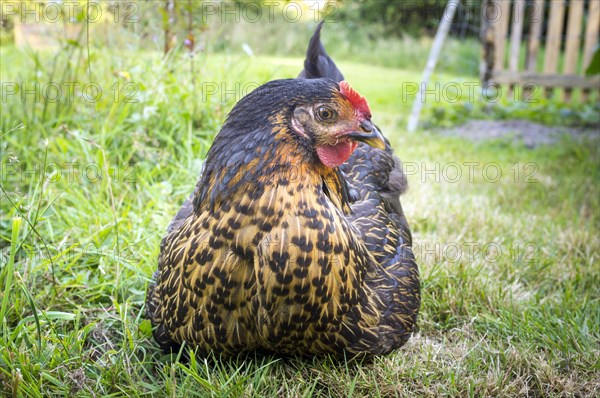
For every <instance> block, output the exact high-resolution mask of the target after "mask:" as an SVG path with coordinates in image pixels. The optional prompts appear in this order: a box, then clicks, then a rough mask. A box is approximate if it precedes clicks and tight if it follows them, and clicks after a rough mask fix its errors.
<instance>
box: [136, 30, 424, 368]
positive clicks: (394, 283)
mask: <svg viewBox="0 0 600 398" xmlns="http://www.w3.org/2000/svg"><path fill="white" fill-rule="evenodd" d="M319 29H320V27H319ZM318 33H319V31H317V33H316V35H317V36H316V40H315V39H314V37H313V40H312V41H311V46H310V47H309V50H308V52H307V62H308V63H309V64H310V63H311V62H312V61H310V60H311V59H313V60H315V61H314V62H316V63H318V62H322V60H326V61H327V65H326V67H323V68H319V65H312V66H313V67H312V69H311V70H312V71H313V73H312V74H309V75H307V76H305V77H310V79H304V78H299V79H287V80H276V81H273V82H270V83H267V84H265V85H263V86H261V87H259V88H258V89H256V90H254V91H253V92H252V93H250V94H248V95H247V96H246V97H244V98H243V99H242V100H240V102H238V104H236V106H235V107H234V108H233V109H232V111H231V113H230V115H229V116H228V119H227V121H226V122H225V124H224V125H223V128H222V129H221V131H220V132H219V134H218V135H217V137H216V138H215V141H214V143H213V145H212V147H211V149H210V150H209V153H208V156H207V159H206V162H205V165H204V167H203V172H202V175H201V177H200V180H199V181H198V184H197V187H196V190H195V192H194V194H193V195H192V196H191V197H190V199H188V201H186V203H185V204H184V205H183V207H182V209H181V210H180V212H179V213H178V214H177V215H176V217H175V218H174V220H173V222H172V223H171V225H170V226H169V228H168V232H167V235H166V236H165V238H164V239H163V241H162V244H161V248H160V256H159V266H158V271H157V272H156V274H155V276H154V278H155V282H154V283H153V284H152V285H151V286H150V287H149V289H148V297H147V315H148V317H149V318H150V320H151V321H152V324H153V327H154V336H155V338H156V340H157V341H158V343H159V344H160V345H161V346H162V347H163V348H165V349H168V348H169V347H173V346H177V345H179V344H181V343H183V342H185V343H186V344H187V345H189V346H192V347H196V348H197V349H198V350H199V352H201V353H208V352H216V353H221V354H225V355H231V354H236V353H239V352H242V351H248V350H255V349H265V350H270V351H274V352H280V353H286V354H323V353H334V354H344V353H346V354H349V355H351V356H352V355H360V354H364V355H373V354H385V353H388V352H390V351H392V350H393V349H395V348H398V347H400V346H401V345H402V344H404V343H405V342H406V341H407V339H408V338H409V336H410V334H411V332H412V330H413V329H414V326H415V324H416V316H417V312H418V308H419V304H420V293H419V276H418V269H417V265H416V264H415V261H414V257H413V254H412V249H411V245H412V242H411V235H410V230H409V228H408V224H407V222H406V219H405V217H404V214H403V212H402V207H401V204H400V201H399V196H400V194H401V193H402V192H403V191H404V190H405V187H406V181H405V178H404V175H403V174H402V172H401V169H400V163H399V161H398V160H397V159H396V158H395V157H394V156H393V154H392V150H391V148H390V145H389V143H388V142H387V141H385V145H383V144H382V147H384V149H376V148H373V147H370V146H368V145H366V144H364V143H357V144H352V145H353V146H352V147H351V148H352V149H353V152H352V154H351V156H350V158H349V159H347V161H345V163H343V164H341V165H340V166H339V167H329V166H326V165H325V163H329V160H331V159H334V160H335V159H336V157H335V156H333V158H330V157H326V155H322V153H317V151H316V150H315V148H322V147H323V146H327V145H329V147H328V148H329V149H328V150H329V151H330V152H328V153H333V154H334V155H336V154H337V153H338V152H340V151H341V152H340V153H342V152H343V151H342V150H341V149H340V150H339V151H337V149H335V148H338V147H336V145H338V140H341V141H344V140H346V137H357V138H356V139H357V140H358V141H360V140H362V137H361V136H360V134H365V135H368V134H370V136H375V135H378V134H379V133H378V131H377V130H376V128H375V127H374V125H372V124H371V123H370V114H368V115H366V114H365V112H363V111H362V110H361V111H360V112H359V111H357V110H356V108H355V107H353V103H352V101H351V100H350V101H349V100H348V98H347V96H345V95H344V88H343V87H342V85H341V84H339V82H338V81H339V79H342V75H341V73H340V72H339V71H338V70H337V68H335V64H333V61H331V59H330V58H329V57H328V56H327V54H326V53H325V52H324V49H323V47H322V45H321V43H320V40H318ZM311 51H312V52H315V51H316V52H319V54H318V55H319V56H314V55H315V54H312V53H311ZM331 65H333V67H334V68H335V71H337V72H336V73H332V72H331V70H332V69H331ZM309 66H310V65H309ZM306 68H307V67H306V63H305V71H306ZM319 70H321V71H322V72H320V73H321V76H315V75H314V74H315V73H319V72H318V71H319ZM314 71H316V72H314ZM328 71H329V72H328ZM303 73H304V72H303ZM323 104H325V105H326V106H328V107H330V108H329V109H334V110H335V115H336V116H338V115H339V116H338V119H337V120H336V122H335V123H325V122H324V123H321V124H319V125H318V126H321V127H319V128H322V132H321V133H319V134H320V135H319V134H318V133H317V132H316V130H314V129H312V127H311V128H307V126H313V125H314V124H310V123H316V122H315V120H317V119H318V118H316V117H314V115H313V110H315V109H318V107H319V106H323ZM359 108H360V107H359ZM361 109H362V108H361ZM299 110H300V111H299ZM315 112H316V111H315ZM361 112H362V113H361ZM311 117H313V119H314V120H313V119H311ZM355 119H356V120H355ZM299 120H300V121H307V120H308V122H306V123H308V124H304V125H302V126H299V125H298V123H300V122H299ZM355 121H356V123H359V122H360V124H356V126H360V127H357V129H358V130H357V131H358V132H354V131H353V132H352V134H348V135H341V134H337V135H336V134H333V135H331V134H330V135H328V134H329V133H330V132H331V131H333V130H331V129H335V128H337V129H338V130H339V129H341V127H339V126H341V125H343V123H346V124H347V125H348V126H350V125H351V124H352V123H354V122H355ZM361 129H362V130H361ZM338 130H336V131H338ZM339 131H341V130H339ZM328 137H333V138H332V139H334V138H335V141H332V142H325V141H324V140H327V139H328ZM365 141H367V140H365ZM348 145H350V144H348ZM356 145H358V146H356ZM331 148H334V149H331ZM340 148H341V147H340ZM342 149H343V148H342ZM331 151H333V152H331ZM336 151H337V152H336ZM324 156H325V157H324ZM327 156H328V155H327ZM324 159H325V160H324Z"/></svg>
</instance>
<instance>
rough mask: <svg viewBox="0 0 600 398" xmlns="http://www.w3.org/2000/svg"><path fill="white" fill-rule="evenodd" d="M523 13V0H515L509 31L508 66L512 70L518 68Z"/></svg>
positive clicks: (514, 70)
mask: <svg viewBox="0 0 600 398" xmlns="http://www.w3.org/2000/svg"><path fill="white" fill-rule="evenodd" d="M524 14H525V0H515V5H514V7H513V22H512V28H511V32H510V58H509V68H510V70H511V71H513V72H516V71H517V70H519V52H520V50H521V37H522V36H523V19H524V17H525V15H524Z"/></svg>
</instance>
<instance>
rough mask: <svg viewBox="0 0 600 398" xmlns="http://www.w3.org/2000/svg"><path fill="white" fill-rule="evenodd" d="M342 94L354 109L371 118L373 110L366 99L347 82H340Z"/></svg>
mask: <svg viewBox="0 0 600 398" xmlns="http://www.w3.org/2000/svg"><path fill="white" fill-rule="evenodd" d="M340 92H341V93H342V94H343V95H344V97H346V98H347V99H348V101H350V103H351V104H352V106H354V109H356V110H357V111H359V112H360V113H362V114H363V115H364V116H365V117H367V118H369V119H370V118H371V109H369V104H368V103H367V100H366V99H365V97H363V96H362V95H360V94H359V93H358V92H356V90H354V89H353V88H352V87H350V84H348V82H347V81H345V80H344V81H342V82H340Z"/></svg>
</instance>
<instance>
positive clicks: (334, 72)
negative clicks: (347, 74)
mask: <svg viewBox="0 0 600 398" xmlns="http://www.w3.org/2000/svg"><path fill="white" fill-rule="evenodd" d="M324 22H325V21H321V22H320V23H319V25H318V26H317V29H316V30H315V33H314V34H313V36H312V37H311V39H310V43H309V44H308V49H307V50H306V59H305V60H304V70H303V71H302V72H300V75H298V77H299V78H303V79H318V78H323V77H328V78H330V79H333V80H335V81H336V82H341V81H342V80H344V75H342V72H340V70H339V69H338V68H337V66H335V62H333V60H332V59H331V57H330V56H329V55H328V54H327V51H325V47H323V43H321V28H322V27H323V23H324Z"/></svg>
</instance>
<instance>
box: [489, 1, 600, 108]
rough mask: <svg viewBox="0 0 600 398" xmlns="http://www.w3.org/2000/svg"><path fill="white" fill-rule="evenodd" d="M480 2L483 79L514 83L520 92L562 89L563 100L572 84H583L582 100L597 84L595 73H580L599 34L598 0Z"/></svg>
mask: <svg viewBox="0 0 600 398" xmlns="http://www.w3.org/2000/svg"><path fill="white" fill-rule="evenodd" d="M483 7H484V8H483V11H482V12H483V15H482V16H483V18H482V40H483V62H482V68H481V78H482V81H483V82H484V83H487V84H489V83H491V82H494V83H497V84H508V85H509V86H510V87H514V86H515V85H517V86H519V89H520V90H521V91H522V92H523V93H524V95H527V93H531V92H532V91H533V90H537V89H538V88H541V87H543V88H544V92H545V94H546V96H549V95H551V94H552V91H554V90H553V89H555V88H563V89H564V91H563V93H562V95H563V99H564V100H566V101H570V100H571V98H572V92H573V89H576V88H580V89H582V94H581V100H582V101H585V100H586V99H587V98H588V95H589V93H590V91H597V90H598V89H600V75H595V76H585V70H586V69H587V67H588V65H589V64H590V62H591V60H592V56H593V54H594V50H595V47H596V44H597V43H598V36H599V33H600V0H588V1H584V0H570V1H569V2H566V1H564V0H550V1H544V0H533V1H528V2H526V1H525V0H514V1H513V0H486V1H485V4H484V6H483ZM547 7H550V9H549V10H547ZM545 15H547V21H544V16H545ZM524 27H526V28H528V29H527V30H528V32H527V35H525V34H524ZM544 27H546V29H544ZM509 28H510V30H509ZM544 30H545V31H546V35H545V40H543V39H544V38H543V36H542V33H543V32H544ZM524 41H526V43H525V45H523V42H524ZM523 53H524V55H525V56H524V57H523V56H522V55H523Z"/></svg>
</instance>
